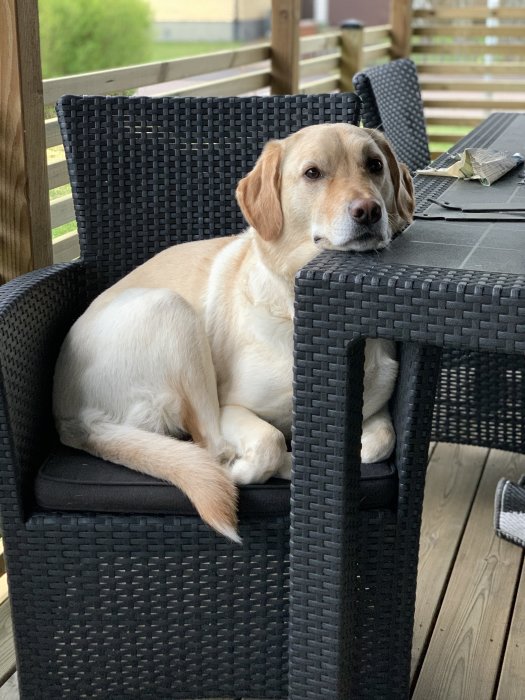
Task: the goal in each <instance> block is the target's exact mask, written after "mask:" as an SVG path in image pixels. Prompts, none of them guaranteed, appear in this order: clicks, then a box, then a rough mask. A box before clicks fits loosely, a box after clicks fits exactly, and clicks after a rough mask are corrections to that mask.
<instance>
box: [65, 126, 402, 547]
mask: <svg viewBox="0 0 525 700" xmlns="http://www.w3.org/2000/svg"><path fill="white" fill-rule="evenodd" d="M237 199H238V202H239V205H240V207H241V209H242V212H243V214H244V216H245V217H246V220H247V221H248V222H249V224H250V226H249V228H248V229H247V230H246V231H245V232H244V233H242V234H241V235H238V236H231V237H228V238H216V239H211V240H206V241H195V242H191V243H185V244H182V245H177V246H174V247H172V248H170V249H168V250H165V251H163V252H162V253H159V254H158V255H157V256H155V257H154V258H152V259H151V260H149V261H148V262H146V263H145V264H144V265H142V266H140V267H139V268H137V269H136V270H134V271H133V272H131V273H130V274H129V275H127V277H125V278H124V279H122V280H121V281H119V282H118V283H117V284H115V285H114V286H113V287H111V288H110V289H108V290H106V291H105V292H104V293H103V294H101V295H100V296H99V297H98V298H96V299H95V300H94V301H93V303H92V304H91V306H90V307H89V308H88V309H87V310H86V312H85V313H84V314H83V315H82V316H81V317H80V318H79V319H78V320H77V322H76V323H75V324H74V325H73V327H72V328H71V330H70V332H69V334H68V336H67V338H66V340H65V341H64V344H63V347H62V350H61V353H60V356H59V359H58V364H57V367H56V374H55V387H54V412H55V417H56V423H57V427H58V431H59V434H60V438H61V440H62V442H64V443H65V444H66V445H70V446H72V447H76V448H79V449H82V450H86V451H87V452H90V453H91V454H94V455H97V456H100V457H102V458H104V459H107V460H110V461H112V462H117V463H119V464H123V465H125V466H127V467H130V468H131V469H135V470H138V471H140V472H144V473H146V474H151V475H153V476H155V477H158V478H160V479H164V480H166V481H169V482H171V483H173V484H175V485H176V486H178V487H179V488H180V489H182V491H184V492H185V493H186V494H187V495H188V497H189V498H190V499H191V500H192V502H193V503H194V505H195V507H196V508H197V510H198V512H199V514H200V515H201V517H202V518H203V520H205V521H206V522H207V523H209V525H211V526H212V527H213V528H215V529H216V530H217V531H219V532H221V533H223V534H224V535H226V536H227V537H229V538H231V539H232V540H238V536H237V533H236V488H235V485H234V484H247V483H257V482H264V481H266V480H267V479H268V478H269V477H271V476H272V475H278V476H282V477H288V478H289V476H290V466H291V465H290V455H289V453H288V452H287V449H286V444H285V437H288V436H289V435H290V431H291V420H292V318H293V303H294V277H295V275H296V273H297V271H298V270H299V269H300V268H301V267H302V266H303V265H305V264H306V263H307V262H308V261H310V260H312V258H314V257H315V256H316V255H317V254H318V253H319V251H321V250H326V249H329V250H342V251H366V250H372V249H380V248H384V247H385V246H387V245H388V243H389V241H390V240H391V238H392V235H393V234H394V233H395V232H397V231H399V230H400V229H401V228H402V227H403V226H404V225H405V224H406V223H407V222H409V221H410V220H411V217H412V213H413V207H414V199H413V190H412V184H411V178H410V175H409V173H408V170H407V169H406V167H405V166H403V165H400V164H398V163H397V162H396V159H395V158H394V155H393V153H392V150H391V148H390V146H389V145H388V143H387V141H386V140H385V138H384V137H383V136H382V135H381V134H380V133H377V132H374V131H369V130H367V129H361V128H358V127H355V126H350V125H347V124H323V125H318V126H311V127H307V128H305V129H302V130H301V131H298V132H297V133H295V134H293V135H292V136H289V137H288V138H286V139H283V140H280V141H271V142H269V143H268V144H267V145H266V146H265V148H264V150H263V152H262V154H261V156H260V158H259V160H258V161H257V163H256V165H255V167H254V169H253V170H252V171H251V172H250V173H249V174H248V175H247V176H246V177H245V178H244V179H243V180H241V181H240V183H239V185H238V188H237ZM365 355H366V359H365V396H364V414H363V438H362V459H363V461H366V462H373V461H377V460H380V459H382V458H384V457H386V456H388V454H389V453H390V452H391V450H392V448H393V444H394V439H395V438H394V431H393V427H392V424H391V420H390V416H389V413H388V408H387V401H388V399H389V397H390V395H391V392H392V389H393V386H394V382H395V378H396V373H397V363H396V360H395V356H394V348H393V345H392V343H390V342H388V341H382V340H374V341H368V342H367V345H366V353H365ZM188 436H190V437H191V441H188V440H187V439H186V440H184V439H180V438H187V437H188Z"/></svg>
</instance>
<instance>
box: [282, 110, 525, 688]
mask: <svg viewBox="0 0 525 700" xmlns="http://www.w3.org/2000/svg"><path fill="white" fill-rule="evenodd" d="M465 147H480V148H491V149H497V150H505V151H508V152H510V153H511V154H512V153H514V152H516V151H520V152H522V153H523V152H525V114H519V113H497V114H493V115H491V116H490V117H489V118H488V119H487V120H486V121H485V122H483V123H482V124H481V125H480V126H478V127H477V128H476V129H474V130H473V131H472V132H471V134H469V135H468V136H467V137H465V138H464V139H462V141H461V142H460V143H459V144H457V146H456V147H455V149H454V150H455V151H456V152H461V151H462V150H463V149H464V148H465ZM447 161H448V162H447ZM449 163H450V161H449V160H448V157H447V156H444V157H442V158H441V159H440V160H439V161H437V164H438V165H448V164H449ZM521 170H522V168H520V167H518V168H517V169H515V170H513V171H512V172H510V173H509V174H508V175H506V176H504V177H503V178H502V179H501V180H499V181H497V182H496V183H494V184H493V185H492V186H490V187H484V186H482V185H481V184H480V183H479V182H474V181H470V182H467V181H458V180H455V179H453V178H449V177H444V178H443V177H428V176H418V177H416V180H415V185H416V193H417V214H418V215H419V216H420V217H421V218H417V219H416V220H415V221H414V223H413V224H412V225H411V226H409V227H408V228H407V229H406V231H405V232H404V233H403V235H402V236H400V237H398V238H397V239H396V240H395V241H393V243H392V244H391V246H390V247H389V248H388V249H387V250H385V251H383V252H381V253H379V254H377V253H374V254H348V255H342V254H340V253H339V254H329V253H326V254H322V255H321V256H319V257H318V258H316V259H315V260H314V261H313V262H312V263H311V264H310V265H308V266H307V267H306V268H304V269H303V270H302V271H301V272H300V274H299V276H298V278H297V282H296V327H295V353H296V362H295V365H296V369H295V391H294V394H295V428H294V430H295V432H294V443H293V449H294V455H295V468H294V475H293V482H292V537H291V607H290V695H289V697H290V698H291V700H306V699H307V698H312V699H314V698H315V699H316V700H317V699H318V698H323V700H328V699H329V698H334V699H335V698H337V699H342V698H353V697H356V698H365V697H366V698H404V697H408V686H409V672H410V646H411V637H412V626H413V615H414V602H415V587H416V575H417V556H418V542H419V528H420V518H421V507H422V499H423V488H424V480H425V470H426V461H427V453H428V443H429V440H430V435H431V423H432V409H433V403H434V396H435V390H436V385H437V381H438V374H439V369H440V356H441V353H442V350H443V349H450V348H459V349H463V350H467V351H469V352H480V351H483V352H486V353H491V354H493V356H495V357H496V360H497V357H498V356H499V357H501V354H502V353H503V354H506V355H508V354H520V353H521V354H523V352H524V351H525V215H523V214H522V215H521V217H520V216H519V215H518V216H515V220H511V221H501V220H497V219H503V218H510V217H509V215H499V214H485V215H482V217H483V218H484V220H481V221H480V220H472V219H473V218H474V219H475V218H476V217H475V216H473V215H471V214H469V213H465V212H457V211H451V210H444V209H443V208H442V207H440V206H439V205H437V204H433V203H432V202H431V201H430V200H431V199H435V198H438V199H440V200H442V201H448V202H451V203H452V204H454V205H458V206H462V207H463V208H466V207H467V205H470V207H469V208H481V207H483V206H485V207H492V205H493V208H496V209H497V208H501V207H509V206H514V207H519V206H523V207H525V185H522V184H520V180H523V179H524V178H523V174H521V176H520V171H521ZM452 215H454V216H453V218H455V219H459V220H444V219H443V218H437V217H442V216H446V217H451V216H452ZM487 218H491V219H493V220H490V221H488V220H487ZM379 337H380V338H390V339H393V340H395V341H397V342H398V343H399V353H400V361H401V369H400V378H399V382H398V389H397V395H396V397H395V400H394V405H393V415H394V422H395V425H396V432H397V446H396V453H395V460H396V466H397V470H398V475H399V494H398V502H397V508H396V509H395V512H392V513H387V512H386V511H381V512H377V513H375V514H374V513H373V512H366V513H365V512H363V511H361V512H360V511H359V507H358V503H359V439H360V422H361V398H360V397H361V396H362V352H363V344H364V339H366V338H379ZM507 403H509V404H510V406H506V410H507V411H510V412H512V410H515V409H513V407H512V402H511V401H508V402H507ZM511 417H512V413H511ZM320 474H322V477H320V476H319V475H320ZM356 531H359V532H360V536H359V537H358V538H355V537H352V536H351V533H352V532H356ZM361 533H363V534H361ZM367 533H370V535H369V537H368V539H367ZM374 568H375V569H377V574H375V575H374V573H373V572H374ZM365 571H366V576H364V575H363V572H365ZM367 616H369V618H370V620H371V623H370V632H369V635H368V637H367V633H366V632H364V633H362V632H361V633H360V634H359V637H357V636H356V635H355V634H354V630H356V629H361V630H362V629H365V630H366V627H367V624H366V618H367ZM382 630H384V632H383V631H382ZM383 638H385V639H388V640H389V641H388V646H387V645H385V644H384V643H383Z"/></svg>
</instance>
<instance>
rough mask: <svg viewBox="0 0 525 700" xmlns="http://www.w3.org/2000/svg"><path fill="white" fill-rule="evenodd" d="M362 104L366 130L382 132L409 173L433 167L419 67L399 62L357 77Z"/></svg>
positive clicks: (355, 78)
mask: <svg viewBox="0 0 525 700" xmlns="http://www.w3.org/2000/svg"><path fill="white" fill-rule="evenodd" d="M354 86H355V90H356V92H357V94H358V95H359V97H360V98H361V101H362V114H361V118H362V121H363V126H366V127H368V128H369V129H381V130H382V131H383V132H384V133H385V136H386V137H387V138H388V139H389V141H390V143H391V144H392V146H393V147H394V150H395V152H396V155H397V157H398V158H399V160H401V161H402V162H403V163H406V165H408V167H409V168H410V170H412V171H414V170H417V169H418V168H424V167H425V166H427V165H428V164H429V163H430V152H429V149H428V137H427V131H426V126H425V115H424V112H423V101H422V99H421V91H420V89H419V81H418V78H417V71H416V66H415V64H414V62H413V61H411V60H410V59H408V58H400V59H398V60H396V61H390V62H389V63H385V64H383V65H381V66H374V67H373V68H367V69H366V70H364V71H362V72H361V73H357V74H356V75H355V76H354Z"/></svg>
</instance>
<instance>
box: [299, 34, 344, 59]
mask: <svg viewBox="0 0 525 700" xmlns="http://www.w3.org/2000/svg"><path fill="white" fill-rule="evenodd" d="M340 45H341V32H339V31H337V32H323V33H322V34H312V35H310V36H302V37H300V38H299V49H300V52H301V55H302V54H305V53H317V52H319V51H326V50H328V49H334V48H337V47H338V46H340Z"/></svg>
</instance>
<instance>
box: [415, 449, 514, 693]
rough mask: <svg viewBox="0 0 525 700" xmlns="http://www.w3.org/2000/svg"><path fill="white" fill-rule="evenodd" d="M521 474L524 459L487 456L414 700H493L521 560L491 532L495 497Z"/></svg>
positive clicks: (499, 454) (493, 452)
mask: <svg viewBox="0 0 525 700" xmlns="http://www.w3.org/2000/svg"><path fill="white" fill-rule="evenodd" d="M523 471H525V456H524V455H515V454H509V453H505V452H501V451H499V450H491V451H490V454H489V458H488V461H487V463H486V465H485V468H484V471H483V475H482V478H481V481H480V484H479V488H478V490H477V493H476V498H475V501H474V505H473V508H472V511H471V514H470V517H469V520H468V524H467V527H466V529H465V533H464V535H463V538H462V542H461V546H460V549H459V553H458V556H457V558H456V562H455V564H454V568H453V571H452V574H451V576H450V580H449V583H448V586H447V591H446V594H445V597H444V599H443V604H442V606H441V610H440V613H439V615H438V618H437V621H436V625H435V630H434V634H433V635H432V639H431V641H430V644H429V647H428V650H427V653H426V655H425V660H424V662H423V666H422V668H421V673H420V675H419V678H418V681H417V685H416V688H415V691H414V694H413V696H412V698H413V700H428V698H461V700H489V698H492V697H493V692H494V690H495V689H494V687H493V685H494V679H495V678H496V675H497V671H498V665H499V658H500V652H501V650H502V648H503V645H504V642H505V636H506V631H507V623H508V620H509V615H510V612H511V607H512V602H513V597H514V589H515V585H516V580H517V577H518V575H519V568H520V563H521V556H522V553H521V552H522V550H521V549H520V548H519V547H516V546H515V545H513V544H510V543H509V542H505V541H504V540H501V539H500V538H499V537H496V534H495V533H494V526H493V515H494V493H495V489H496V484H497V482H498V480H499V479H500V478H501V477H502V476H506V477H507V478H509V479H512V480H516V479H517V478H518V477H519V475H521V474H522V473H523Z"/></svg>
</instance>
